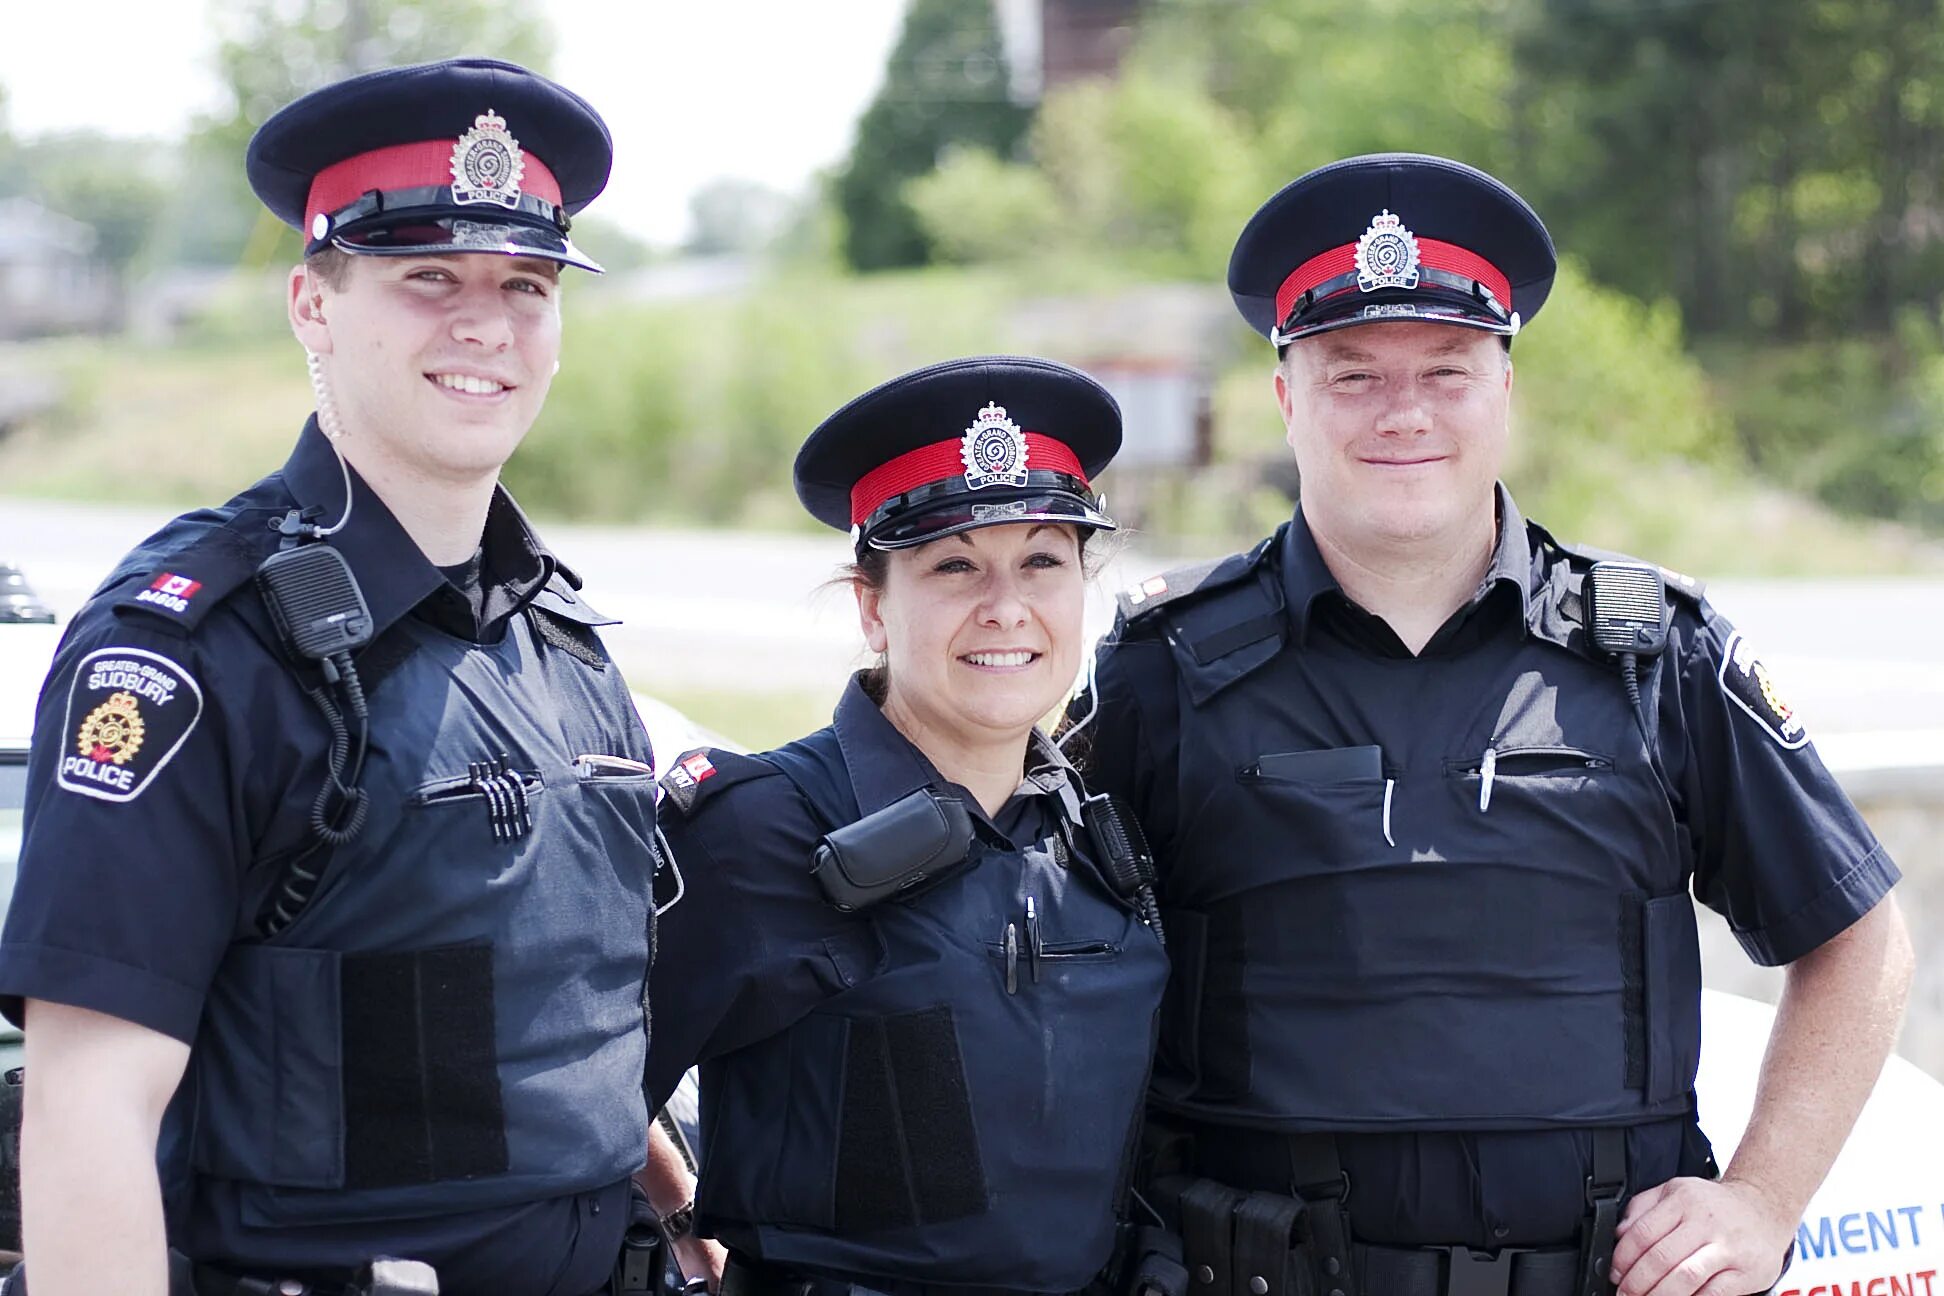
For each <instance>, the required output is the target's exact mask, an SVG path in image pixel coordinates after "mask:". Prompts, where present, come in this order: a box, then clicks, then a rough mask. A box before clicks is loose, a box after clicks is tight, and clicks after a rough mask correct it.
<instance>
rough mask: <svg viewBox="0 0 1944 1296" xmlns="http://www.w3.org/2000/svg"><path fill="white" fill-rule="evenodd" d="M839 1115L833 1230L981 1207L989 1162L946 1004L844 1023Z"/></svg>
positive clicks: (956, 1214) (936, 1219) (940, 1218)
mask: <svg viewBox="0 0 1944 1296" xmlns="http://www.w3.org/2000/svg"><path fill="white" fill-rule="evenodd" d="M840 1119H841V1122H842V1123H841V1126H840V1132H839V1135H838V1144H837V1184H836V1195H837V1230H838V1232H840V1233H863V1232H871V1231H874V1230H878V1229H887V1228H902V1227H906V1226H909V1225H913V1224H938V1223H943V1222H944V1221H946V1220H954V1219H962V1218H964V1217H966V1216H968V1215H976V1214H979V1213H980V1212H982V1211H984V1210H985V1208H986V1200H987V1190H986V1178H985V1165H984V1162H983V1161H982V1160H981V1159H980V1156H979V1138H978V1131H977V1130H976V1128H975V1127H974V1126H973V1123H972V1100H971V1095H970V1093H969V1092H968V1090H967V1087H966V1082H965V1062H964V1058H963V1056H962V1055H961V1054H960V1052H959V1043H958V1030H957V1028H956V1026H955V1024H954V1022H953V1019H952V1010H951V1009H950V1008H946V1007H937V1008H926V1009H922V1010H920V1011H918V1012H910V1013H901V1014H899V1015H897V1016H894V1017H885V1018H878V1019H861V1020H853V1021H852V1022H851V1023H850V1035H849V1040H848V1043H847V1045H846V1050H845V1058H844V1105H843V1111H842V1114H841V1118H840Z"/></svg>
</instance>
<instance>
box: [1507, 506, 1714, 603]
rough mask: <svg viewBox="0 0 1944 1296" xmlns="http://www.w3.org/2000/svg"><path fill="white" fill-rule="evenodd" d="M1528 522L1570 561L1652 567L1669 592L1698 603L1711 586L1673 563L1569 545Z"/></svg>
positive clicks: (1582, 563) (1588, 565)
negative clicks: (1621, 563) (1662, 562)
mask: <svg viewBox="0 0 1944 1296" xmlns="http://www.w3.org/2000/svg"><path fill="white" fill-rule="evenodd" d="M1529 525H1530V526H1531V527H1532V528H1533V530H1535V531H1537V532H1538V533H1539V537H1540V539H1541V540H1543V541H1544V542H1545V544H1546V545H1547V546H1548V547H1549V548H1551V549H1552V550H1554V551H1555V552H1557V553H1559V554H1560V555H1561V556H1563V557H1564V558H1566V559H1567V561H1569V562H1572V563H1575V564H1577V565H1579V566H1585V567H1590V566H1592V565H1593V564H1594V563H1597V562H1624V563H1634V564H1636V565H1638V566H1641V567H1652V568H1654V569H1655V570H1656V571H1658V572H1660V574H1661V578H1662V579H1663V580H1665V581H1666V582H1667V592H1668V593H1669V594H1672V595H1675V596H1676V597H1679V598H1685V599H1686V600H1688V601H1689V602H1690V603H1699V602H1700V601H1701V595H1702V594H1703V593H1704V592H1705V591H1706V590H1707V588H1708V583H1707V582H1706V581H1704V580H1698V579H1696V578H1695V577H1693V576H1689V575H1687V574H1686V573H1685V572H1677V571H1675V570H1674V569H1673V568H1672V567H1663V566H1661V565H1660V564H1659V563H1656V562H1648V561H1647V560H1646V559H1645V558H1635V557H1634V556H1633V555H1631V554H1623V553H1618V552H1615V551H1614V550H1612V549H1601V548H1598V547H1596V546H1594V545H1583V544H1570V545H1569V544H1566V543H1564V542H1562V541H1561V540H1559V539H1558V538H1557V537H1556V536H1554V535H1553V534H1552V532H1550V531H1548V530H1546V529H1545V528H1544V527H1542V526H1540V525H1539V524H1538V523H1536V522H1535V523H1530V524H1529Z"/></svg>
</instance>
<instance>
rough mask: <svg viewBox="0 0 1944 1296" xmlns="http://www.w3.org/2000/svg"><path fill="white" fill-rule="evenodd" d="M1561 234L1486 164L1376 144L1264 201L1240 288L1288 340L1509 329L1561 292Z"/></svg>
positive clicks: (1249, 309)
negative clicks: (1383, 149) (1389, 323)
mask: <svg viewBox="0 0 1944 1296" xmlns="http://www.w3.org/2000/svg"><path fill="white" fill-rule="evenodd" d="M1555 269H1556V258H1555V256H1554V253H1553V244H1552V236H1551V235H1549V234H1547V233H1546V227H1545V225H1544V224H1543V223H1541V222H1540V220H1539V217H1538V214H1537V213H1535V212H1534V211H1533V210H1532V208H1531V207H1529V206H1527V205H1526V201H1525V199H1523V198H1521V197H1519V195H1518V194H1516V193H1514V192H1512V190H1511V189H1509V188H1507V187H1506V186H1505V185H1504V184H1503V183H1501V182H1500V181H1498V180H1496V179H1494V178H1493V177H1491V176H1489V175H1487V174H1485V172H1483V171H1480V170H1479V169H1478V168H1476V167H1470V166H1466V165H1465V164H1464V163H1462V162H1453V161H1451V160H1450V159H1448V158H1440V157H1428V156H1425V155H1423V154H1419V153H1373V154H1370V155H1368V156H1365V157H1353V158H1346V159H1344V160H1343V161H1341V162H1332V163H1330V164H1329V165H1328V166H1324V167H1319V168H1317V169H1316V170H1314V171H1312V172H1310V173H1309V174H1308V175H1305V176H1302V177H1301V178H1299V179H1297V180H1295V181H1292V182H1291V183H1290V184H1289V185H1287V186H1286V187H1284V188H1283V190H1282V191H1281V192H1280V193H1278V194H1276V196H1275V197H1273V198H1271V199H1270V200H1269V201H1268V202H1266V203H1264V204H1263V205H1262V207H1261V209H1260V210H1259V211H1257V212H1256V214H1255V215H1254V216H1252V217H1250V218H1249V223H1248V224H1247V225H1246V226H1244V227H1243V229H1242V236H1241V237H1240V238H1239V239H1237V240H1236V243H1235V252H1234V254H1233V255H1232V256H1230V258H1229V270H1228V284H1229V292H1230V294H1231V295H1232V296H1233V297H1234V298H1235V305H1236V309H1237V310H1240V311H1241V312H1242V318H1244V319H1246V320H1248V321H1249V325H1250V327H1252V328H1254V329H1255V330H1256V332H1258V333H1261V334H1262V335H1264V336H1265V337H1267V338H1269V339H1270V341H1272V342H1275V343H1276V344H1277V345H1278V346H1281V345H1282V344H1284V343H1286V342H1291V341H1294V340H1295V339H1296V338H1299V337H1306V336H1308V335H1309V334H1312V333H1322V332H1326V331H1328V330H1331V329H1338V328H1347V327H1349V326H1351V325H1356V324H1372V323H1378V322H1381V321H1384V320H1396V319H1422V320H1428V321H1431V322H1434V323H1444V324H1456V325H1460V326H1462V327H1465V328H1475V329H1483V330H1485V331H1487V332H1491V333H1498V334H1502V335H1505V336H1508V337H1509V336H1511V335H1512V334H1514V333H1516V332H1518V330H1519V327H1520V325H1521V324H1523V323H1529V322H1530V321H1531V320H1532V318H1533V317H1534V316H1535V315H1537V314H1538V313H1539V308H1540V307H1541V306H1543V305H1545V302H1546V295H1547V294H1548V293H1549V292H1551V291H1552V282H1553V274H1554V271H1555Z"/></svg>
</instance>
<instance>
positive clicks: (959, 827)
mask: <svg viewBox="0 0 1944 1296" xmlns="http://www.w3.org/2000/svg"><path fill="white" fill-rule="evenodd" d="M971 851H972V816H971V814H970V813H969V812H968V811H967V810H966V808H965V806H964V805H963V804H961V803H960V802H959V801H957V800H954V799H952V798H950V797H941V796H938V795H936V794H935V793H933V792H931V791H930V790H928V789H924V788H921V789H919V790H918V791H916V792H913V793H911V794H910V795H909V796H906V797H904V798H902V799H900V800H897V801H894V802H892V803H891V804H890V805H888V806H886V807H884V808H883V809H882V810H879V811H876V812H875V813H872V814H868V815H865V816H864V817H863V818H862V819H859V820H858V821H857V822H856V823H853V824H846V825H845V826H844V827H842V828H839V829H837V830H836V831H835V832H832V833H829V834H827V835H826V836H825V837H824V839H823V841H822V842H820V843H819V844H818V846H817V851H816V854H815V855H813V856H812V857H811V862H810V873H811V876H813V877H815V878H816V879H817V885H818V886H819V887H820V888H822V890H823V893H824V898H825V899H826V900H828V901H830V903H831V904H833V905H835V906H836V907H837V908H839V909H842V910H845V911H850V910H856V909H868V908H869V907H870V906H872V905H874V904H879V903H882V902H883V901H885V900H889V899H891V898H892V897H894V896H899V895H909V894H912V893H914V892H915V891H917V890H920V889H922V888H924V887H928V886H933V885H936V884H937V883H939V882H942V881H944V880H945V879H946V878H948V877H951V876H953V875H954V874H956V873H958V872H960V871H961V870H962V869H964V868H965V867H966V866H967V865H968V864H970V863H971Z"/></svg>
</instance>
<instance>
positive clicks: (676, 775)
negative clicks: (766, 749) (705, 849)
mask: <svg viewBox="0 0 1944 1296" xmlns="http://www.w3.org/2000/svg"><path fill="white" fill-rule="evenodd" d="M774 773H776V768H775V766H773V765H770V764H769V763H768V762H766V761H760V760H755V759H753V758H751V757H748V756H742V755H738V754H737V753H735V752H728V751H723V750H721V749H719V748H715V747H697V748H696V749H695V750H693V751H686V752H683V753H682V754H681V755H680V756H677V757H676V758H675V759H674V760H672V761H670V762H669V763H668V768H667V769H666V770H665V771H664V772H663V773H662V776H661V782H660V784H659V786H660V788H661V803H662V805H663V806H671V805H672V806H673V807H674V808H675V809H677V810H679V811H680V812H681V813H682V815H683V816H684V817H687V816H688V815H690V814H692V813H694V811H695V808H696V807H697V806H699V805H701V804H702V802H703V801H704V800H706V799H707V798H708V797H711V796H713V795H715V794H716V793H717V792H720V791H722V790H724V789H725V788H730V787H734V786H735V785H736V784H738V783H743V782H747V781H748V780H750V779H752V778H761V777H762V776H763V775H765V774H774Z"/></svg>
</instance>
